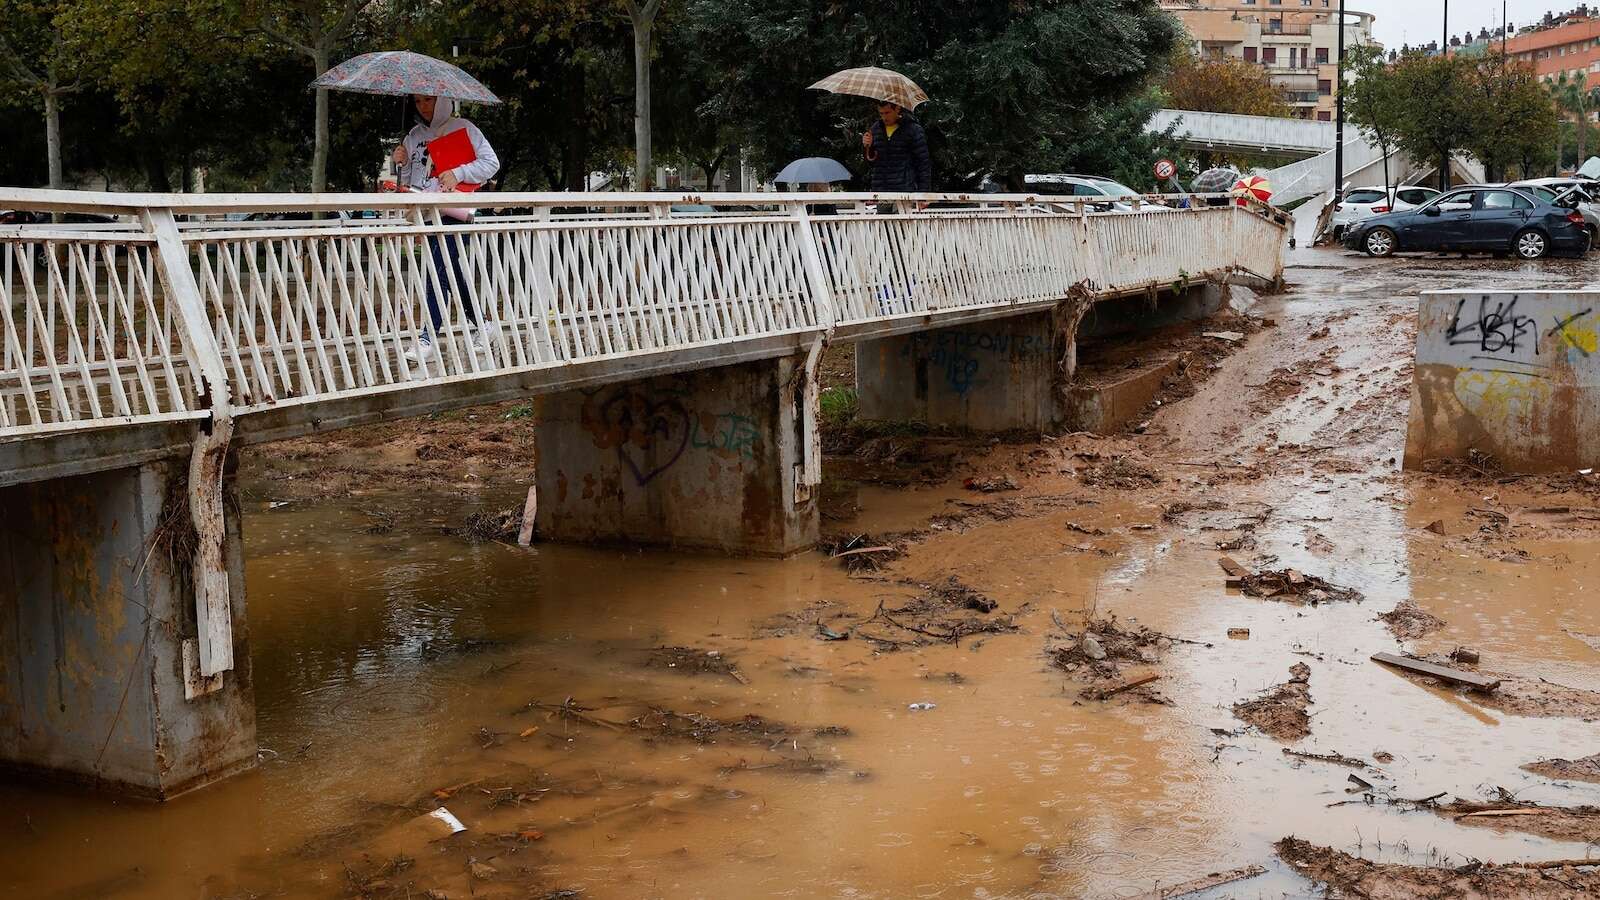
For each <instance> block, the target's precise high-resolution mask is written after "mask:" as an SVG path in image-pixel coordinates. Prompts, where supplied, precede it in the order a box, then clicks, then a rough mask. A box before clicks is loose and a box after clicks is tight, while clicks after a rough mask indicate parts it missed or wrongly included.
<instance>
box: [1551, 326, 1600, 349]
mask: <svg viewBox="0 0 1600 900" xmlns="http://www.w3.org/2000/svg"><path fill="white" fill-rule="evenodd" d="M1552 331H1554V333H1555V334H1556V336H1557V337H1559V338H1561V342H1562V344H1564V345H1565V346H1566V347H1571V348H1574V349H1577V350H1581V351H1583V353H1584V355H1585V356H1587V355H1589V354H1591V353H1593V352H1595V350H1600V332H1597V331H1596V330H1595V329H1594V328H1592V327H1588V326H1583V325H1579V324H1578V323H1576V322H1563V323H1562V324H1561V325H1559V326H1558V327H1556V328H1554V329H1552Z"/></svg>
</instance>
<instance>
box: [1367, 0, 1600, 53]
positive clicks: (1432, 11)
mask: <svg viewBox="0 0 1600 900" xmlns="http://www.w3.org/2000/svg"><path fill="white" fill-rule="evenodd" d="M1578 2H1579V0H1568V2H1564V3H1558V2H1551V0H1508V2H1507V3H1506V17H1507V18H1509V19H1510V20H1511V23H1512V24H1513V25H1517V26H1522V25H1526V24H1529V23H1532V22H1535V21H1537V20H1539V19H1542V18H1544V14H1545V13H1546V12H1547V11H1565V10H1570V9H1573V8H1574V7H1576V6H1577V5H1578ZM1444 5H1445V4H1444V0H1346V2H1345V9H1347V10H1352V9H1359V10H1361V11H1362V12H1370V13H1374V14H1375V15H1376V16H1377V19H1376V20H1375V21H1374V22H1373V25H1372V27H1373V32H1374V35H1375V36H1376V37H1377V39H1378V40H1379V41H1380V42H1382V43H1383V45H1384V46H1385V47H1399V46H1400V45H1401V44H1408V43H1409V44H1426V43H1427V42H1429V41H1431V40H1437V39H1438V37H1439V35H1440V34H1441V33H1442V32H1443V30H1444ZM1589 5H1590V6H1591V7H1592V6H1595V5H1597V4H1596V3H1595V2H1593V0H1591V2H1590V4H1589ZM1499 25H1500V0H1450V33H1451V34H1457V35H1459V34H1464V33H1465V32H1466V31H1467V30H1468V29H1470V30H1471V31H1472V33H1473V34H1477V33H1478V29H1480V28H1487V29H1489V30H1490V31H1493V30H1494V29H1495V28H1498V27H1499Z"/></svg>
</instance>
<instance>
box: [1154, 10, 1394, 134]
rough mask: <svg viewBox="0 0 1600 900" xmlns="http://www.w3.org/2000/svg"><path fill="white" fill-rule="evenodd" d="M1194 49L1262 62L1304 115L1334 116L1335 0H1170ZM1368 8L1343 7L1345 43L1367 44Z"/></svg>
mask: <svg viewBox="0 0 1600 900" xmlns="http://www.w3.org/2000/svg"><path fill="white" fill-rule="evenodd" d="M1161 8H1162V9H1165V10H1167V11H1168V12H1170V13H1172V14H1174V15H1176V16H1177V17H1178V18H1179V19H1180V20H1182V22H1183V24H1184V27H1185V28H1187V29H1188V30H1189V35H1190V37H1191V38H1192V39H1193V40H1194V46H1195V51H1196V52H1197V53H1199V54H1200V55H1201V56H1205V57H1210V58H1212V59H1222V58H1224V57H1230V56H1231V57H1233V58H1235V59H1242V60H1244V61H1245V62H1249V63H1256V64H1258V65H1260V66H1262V67H1264V68H1265V69H1266V70H1267V72H1268V74H1270V75H1271V76H1272V81H1273V83H1274V84H1277V85H1278V86H1279V87H1281V88H1282V89H1283V92H1284V98H1285V99H1286V100H1287V101H1288V103H1289V107H1290V108H1291V109H1293V110H1294V114H1295V115H1296V116H1298V117H1299V118H1302V119H1317V120H1320V121H1323V122H1327V121H1330V120H1332V119H1333V113H1334V106H1335V97H1334V89H1335V84H1336V83H1337V81H1338V77H1339V74H1338V65H1337V61H1336V60H1335V59H1334V54H1335V53H1337V52H1338V50H1337V48H1338V46H1339V32H1338V27H1339V26H1338V23H1337V19H1338V9H1339V3H1338V0H1169V2H1164V3H1162V4H1161ZM1373 19H1374V16H1373V15H1372V14H1371V13H1365V12H1357V11H1355V10H1351V9H1349V8H1348V7H1347V8H1346V10H1345V36H1344V39H1345V45H1346V47H1347V48H1348V47H1351V46H1354V45H1356V44H1370V43H1373V40H1372V21H1373Z"/></svg>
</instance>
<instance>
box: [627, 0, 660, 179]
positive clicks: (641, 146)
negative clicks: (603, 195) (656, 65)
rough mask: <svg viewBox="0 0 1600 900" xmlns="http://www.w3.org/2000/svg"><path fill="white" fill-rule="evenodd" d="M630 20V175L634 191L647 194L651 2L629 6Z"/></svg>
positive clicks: (649, 174) (653, 7)
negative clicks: (631, 135)
mask: <svg viewBox="0 0 1600 900" xmlns="http://www.w3.org/2000/svg"><path fill="white" fill-rule="evenodd" d="M631 6H632V10H631V17H632V19H633V155H634V162H633V172H634V187H633V189H634V190H636V191H648V190H650V188H651V187H652V186H653V184H652V182H653V181H654V178H653V173H652V172H651V167H650V163H651V160H650V49H651V42H652V40H653V38H654V31H655V17H656V10H657V9H658V8H659V7H658V6H657V5H656V4H654V3H647V4H646V5H645V8H643V9H640V8H639V7H638V6H637V4H632V5H631Z"/></svg>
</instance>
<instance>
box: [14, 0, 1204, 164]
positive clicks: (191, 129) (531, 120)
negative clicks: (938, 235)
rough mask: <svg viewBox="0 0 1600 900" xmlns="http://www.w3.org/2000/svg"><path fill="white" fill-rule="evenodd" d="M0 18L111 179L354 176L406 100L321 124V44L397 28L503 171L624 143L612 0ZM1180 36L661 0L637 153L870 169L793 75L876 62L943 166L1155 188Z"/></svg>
mask: <svg viewBox="0 0 1600 900" xmlns="http://www.w3.org/2000/svg"><path fill="white" fill-rule="evenodd" d="M357 7H359V9H358V12H357V14H356V15H355V16H354V17H353V18H351V17H350V16H349V15H348V13H349V11H350V10H351V9H355V8H357ZM0 13H3V14H4V15H3V16H0V40H3V41H5V45H4V46H5V47H10V48H12V49H13V50H15V51H17V52H16V53H14V54H12V55H13V56H16V57H17V58H18V59H25V60H27V61H28V63H29V64H30V65H31V66H33V67H35V68H30V70H29V71H33V72H35V73H37V71H38V68H37V67H40V66H44V65H46V64H47V63H49V62H50V61H51V60H55V61H56V62H58V63H61V64H63V66H64V64H66V63H68V62H70V63H72V64H73V65H74V66H76V67H78V69H81V71H76V70H75V71H73V72H68V71H67V69H66V68H65V67H58V68H57V70H56V71H57V73H58V75H59V76H60V81H59V84H61V85H74V86H75V89H76V90H77V92H78V93H76V94H74V95H73V96H72V97H71V98H70V102H67V103H65V104H63V105H61V106H60V112H61V117H60V131H61V134H62V135H63V140H62V146H63V156H64V166H65V168H66V169H67V170H68V171H78V172H89V171H92V172H96V173H98V174H100V175H103V176H105V178H106V180H107V183H113V182H114V183H115V184H117V185H119V186H125V187H130V188H150V189H155V190H171V189H183V188H188V187H190V186H191V184H190V176H191V174H192V173H195V172H198V171H201V170H204V171H205V172H206V174H207V184H208V186H210V187H213V188H219V189H221V188H225V189H230V190H250V189H294V190H306V189H309V188H313V187H316V186H318V185H319V182H320V180H321V179H320V177H319V173H320V172H322V171H323V170H324V168H325V171H326V181H327V186H328V187H329V188H330V189H334V190H354V189H360V188H363V187H368V186H370V185H371V184H372V182H373V178H374V176H375V175H376V173H377V169H378V167H379V165H380V164H381V161H382V159H383V156H384V146H385V144H387V143H389V142H392V141H394V140H396V139H397V138H398V137H399V136H400V133H401V132H402V131H403V130H404V128H405V127H406V126H407V125H408V124H409V123H408V121H407V114H406V112H405V104H404V101H403V100H400V99H398V98H395V99H390V98H384V97H374V96H367V95H358V94H340V93H332V94H330V95H328V96H327V98H326V104H327V105H326V110H327V112H326V122H327V137H326V141H325V142H324V141H319V140H318V139H317V135H318V132H319V127H318V123H319V119H320V118H321V116H319V114H318V104H317V102H316V100H315V97H314V94H313V92H312V91H310V90H308V85H309V82H310V81H311V80H312V79H313V78H314V77H315V75H316V70H318V69H320V68H321V66H322V63H323V59H322V57H321V56H320V55H319V53H317V52H308V51H317V50H318V48H319V47H320V48H324V49H326V50H327V54H326V60H325V61H326V62H327V63H328V64H337V63H338V62H340V61H342V60H343V59H344V58H346V57H348V56H349V55H353V54H356V53H360V52H364V51H368V50H377V49H413V50H417V51H419V52H424V53H429V54H432V55H434V56H440V57H442V58H446V59H451V60H452V61H453V62H456V63H457V64H458V65H461V66H462V67H463V68H465V69H467V70H468V71H469V72H472V73H473V74H474V75H475V76H477V77H478V78H479V79H480V80H482V81H483V82H484V83H485V84H486V85H488V86H489V88H490V89H491V90H493V91H495V92H496V93H497V94H498V95H500V97H501V98H502V99H503V100H504V101H505V102H504V104H503V105H500V106H492V107H474V108H470V109H469V114H470V115H471V116H472V117H473V118H474V119H475V120H476V121H477V122H478V123H479V124H480V125H481V126H482V127H483V128H484V130H485V132H486V133H487V134H488V135H489V136H490V138H491V140H493V141H494V143H495V145H496V148H497V149H498V150H499V151H500V156H501V159H502V163H503V167H502V171H501V173H500V175H499V177H498V184H497V185H496V186H497V187H503V188H523V189H539V188H581V187H583V186H584V184H585V178H586V176H587V175H588V174H589V173H591V172H594V171H603V172H611V173H617V174H621V173H623V172H625V171H627V170H628V169H630V168H631V167H632V166H633V165H634V164H635V162H636V161H637V160H636V147H635V140H634V138H635V137H636V136H635V134H634V129H633V122H634V103H635V95H636V89H635V87H634V77H635V74H636V71H635V65H634V59H633V49H634V42H633V37H634V34H633V25H632V23H631V21H630V18H629V15H628V12H627V3H626V2H625V0H366V2H360V3H356V2H354V0H283V2H269V0H0ZM1182 39H1183V38H1182V30H1181V27H1180V26H1179V24H1178V23H1177V21H1176V20H1175V19H1174V18H1173V17H1171V16H1170V15H1168V14H1166V13H1164V12H1162V11H1161V10H1160V9H1159V8H1158V4H1157V3H1156V2H1155V0H1103V2H1096V3H1087V2H1082V0H979V2H970V0H968V2H954V0H876V2H869V0H833V2H830V3H814V2H811V0H674V2H668V3H663V4H662V5H661V7H660V13H659V15H658V17H657V18H656V20H655V22H654V25H653V42H652V46H653V52H652V54H651V57H650V62H651V67H652V69H653V71H654V78H653V84H654V87H653V89H652V92H651V93H652V107H653V110H654V114H653V117H652V118H653V128H652V129H651V133H652V139H653V144H654V152H655V153H656V155H657V156H658V158H659V159H661V160H662V161H665V162H671V163H677V164H681V165H683V166H685V167H691V168H693V169H695V170H698V171H703V172H707V174H710V173H711V172H713V171H715V170H717V169H726V168H728V167H730V164H731V163H732V162H733V161H734V160H735V159H736V158H738V157H739V156H741V155H742V156H745V157H747V158H748V160H749V161H750V162H752V163H754V164H755V166H756V168H757V169H758V170H759V171H760V172H761V173H762V174H766V175H770V174H772V173H773V172H774V171H775V170H776V169H777V168H778V167H780V166H782V165H783V164H785V163H787V162H788V161H789V160H791V159H793V158H796V157H799V156H813V155H827V156H833V157H835V158H838V159H840V160H841V161H844V162H846V163H847V164H848V165H852V166H854V167H855V168H856V170H857V171H863V170H864V169H865V164H864V162H863V160H862V159H861V152H860V143H859V135H860V132H861V131H862V130H863V129H864V128H865V127H866V126H867V124H868V123H869V122H870V121H871V118H872V117H873V115H874V111H873V108H872V106H873V104H872V103H871V101H869V100H865V99H861V98H847V97H833V96H828V95H823V94H820V93H818V92H815V91H809V90H807V87H808V86H809V85H810V84H812V83H813V82H815V81H816V80H818V79H819V78H821V77H823V76H825V75H827V74H830V73H831V72H833V71H836V70H837V69H841V68H846V67H850V66H857V65H884V66H888V67H890V68H895V69H897V70H900V71H903V72H905V73H906V74H907V75H909V76H911V77H912V78H914V79H916V80H917V81H918V82H919V83H920V84H922V85H923V87H925V88H926V89H927V90H928V92H929V94H930V95H932V97H933V98H934V99H933V101H932V102H930V103H928V104H925V105H924V106H923V107H922V108H920V109H919V110H918V111H917V114H918V116H919V118H920V119H921V121H922V122H923V124H924V126H925V127H926V128H927V131H928V135H929V141H930V145H931V147H932V149H933V152H934V155H935V165H936V181H937V183H938V184H939V185H940V186H945V187H955V186H965V185H968V184H970V183H971V179H972V178H974V177H976V176H978V175H981V174H986V173H987V174H993V175H994V176H996V177H997V178H998V179H1000V180H1010V181H1011V182H1012V183H1013V184H1016V183H1017V182H1019V181H1020V178H1021V175H1022V174H1024V173H1028V172H1060V171H1070V170H1082V171H1088V172H1094V173H1099V174H1108V175H1113V176H1117V177H1120V178H1123V179H1126V180H1131V181H1138V182H1140V183H1148V181H1149V167H1150V164H1151V162H1153V160H1154V159H1155V158H1156V157H1157V156H1158V155H1164V154H1165V153H1168V152H1170V150H1171V148H1170V147H1169V146H1168V143H1170V141H1165V142H1164V140H1165V139H1164V138H1163V137H1162V136H1160V135H1148V134H1146V133H1145V126H1146V125H1147V123H1148V120H1149V116H1150V113H1151V112H1152V110H1153V109H1155V108H1156V107H1157V106H1159V105H1160V103H1161V97H1160V94H1159V91H1157V90H1156V88H1157V87H1158V86H1159V83H1160V80H1161V78H1162V77H1163V76H1164V74H1165V71H1166V68H1167V66H1168V63H1169V60H1170V59H1171V58H1172V55H1173V53H1174V52H1175V49H1176V48H1177V47H1178V46H1179V44H1180V43H1181V41H1182ZM54 41H59V42H60V43H59V44H56V43H52V42H54ZM60 48H68V49H70V50H71V51H72V52H71V53H62V52H60ZM0 51H3V48H0ZM52 54H54V55H52ZM17 75H18V73H17V70H16V68H15V67H14V66H9V67H7V68H6V71H4V72H3V73H0V77H5V78H7V84H6V86H7V87H9V88H10V90H8V91H6V92H4V94H0V104H5V105H8V106H12V107H17V108H20V109H31V110H34V111H35V112H42V111H43V107H42V103H41V101H40V97H41V95H40V93H39V92H38V91H37V90H36V89H33V90H30V89H27V86H26V85H24V84H22V83H21V82H19V81H18V79H17ZM34 87H35V88H36V87H37V86H36V85H35V86H34ZM43 132H44V128H43V121H42V120H41V119H40V117H38V116H22V117H19V124H18V125H16V126H15V127H14V128H13V129H11V130H10V132H9V133H8V134H7V135H6V136H5V137H4V138H3V139H0V140H3V141H4V142H5V144H6V146H7V147H8V148H11V147H22V148H25V147H27V146H33V147H35V148H36V149H34V150H33V151H31V152H17V153H13V154H11V155H10V156H11V158H10V159H6V160H4V161H0V178H4V179H6V180H8V181H11V182H12V183H38V182H40V181H41V180H43V178H44V177H45V176H46V175H47V173H46V167H45V166H44V165H43V162H42V158H43V157H44V155H45V154H43V153H41V152H40V151H41V150H42V149H43V148H44V144H45V141H44V140H43ZM319 145H322V146H325V147H326V154H325V156H323V155H322V154H319V153H318V148H319ZM319 158H320V159H325V164H318V162H317V161H318V159H319ZM36 160H38V162H37V163H36ZM97 186H98V185H97Z"/></svg>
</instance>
